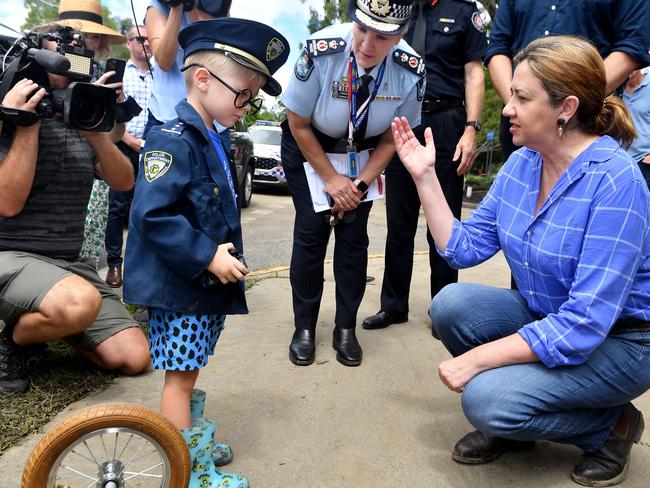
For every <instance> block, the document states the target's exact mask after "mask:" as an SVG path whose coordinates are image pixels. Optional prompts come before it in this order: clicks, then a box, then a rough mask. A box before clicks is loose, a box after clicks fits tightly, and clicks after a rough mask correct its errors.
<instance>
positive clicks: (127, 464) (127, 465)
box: [124, 439, 147, 470]
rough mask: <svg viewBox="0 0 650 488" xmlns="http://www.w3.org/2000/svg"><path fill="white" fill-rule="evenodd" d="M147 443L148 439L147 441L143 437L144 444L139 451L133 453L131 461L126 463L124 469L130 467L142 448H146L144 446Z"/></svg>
mask: <svg viewBox="0 0 650 488" xmlns="http://www.w3.org/2000/svg"><path fill="white" fill-rule="evenodd" d="M146 445H147V441H145V440H144V439H142V446H141V447H140V449H138V452H136V453H135V454H134V455H133V457H132V458H131V459H130V460H129V462H128V463H126V464H125V465H124V469H125V470H126V468H128V467H129V464H131V463H132V462H133V460H134V459H135V458H136V457H138V454H140V451H142V450H143V449H144V446H146Z"/></svg>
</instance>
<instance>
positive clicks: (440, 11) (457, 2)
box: [405, 0, 487, 99]
mask: <svg viewBox="0 0 650 488" xmlns="http://www.w3.org/2000/svg"><path fill="white" fill-rule="evenodd" d="M425 2H426V3H427V6H425V8H424V14H425V16H426V19H427V20H426V22H427V27H426V44H425V46H426V52H425V53H424V59H425V63H426V68H427V89H426V95H425V96H426V98H432V99H440V98H460V99H465V64H467V63H468V62H470V61H475V60H477V59H478V60H480V59H482V58H483V56H485V52H486V50H487V40H486V37H485V26H484V25H483V21H482V19H481V16H480V14H479V12H478V7H477V6H476V3H475V2H474V1H468V0H438V1H437V3H436V4H435V5H434V6H433V7H429V5H430V2H429V0H425ZM417 12H418V11H417V10H416V15H415V16H414V18H413V19H412V21H411V28H410V29H409V31H408V32H407V33H406V36H405V39H406V40H407V41H408V42H409V43H410V42H411V41H412V40H413V35H414V31H415V28H414V27H415V22H417V15H418V14H417Z"/></svg>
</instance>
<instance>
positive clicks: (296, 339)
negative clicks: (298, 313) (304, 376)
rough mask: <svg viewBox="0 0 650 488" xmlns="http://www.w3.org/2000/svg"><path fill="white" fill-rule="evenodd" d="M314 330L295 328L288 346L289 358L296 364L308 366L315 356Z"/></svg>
mask: <svg viewBox="0 0 650 488" xmlns="http://www.w3.org/2000/svg"><path fill="white" fill-rule="evenodd" d="M315 340H316V331H315V330H309V329H296V331H295V332H294V333H293V337H292V338H291V345H290V346H289V360H290V361H291V362H292V363H293V364H295V365H296V366H309V365H310V364H311V363H313V362H314V358H315V357H316V342H315Z"/></svg>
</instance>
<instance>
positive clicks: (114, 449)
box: [113, 432, 120, 459]
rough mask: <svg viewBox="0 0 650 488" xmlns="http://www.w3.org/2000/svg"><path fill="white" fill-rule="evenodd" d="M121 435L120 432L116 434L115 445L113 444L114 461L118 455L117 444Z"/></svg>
mask: <svg viewBox="0 0 650 488" xmlns="http://www.w3.org/2000/svg"><path fill="white" fill-rule="evenodd" d="M119 435H120V433H119V432H115V444H113V446H114V447H113V459H115V454H117V443H118V440H117V438H118V437H119Z"/></svg>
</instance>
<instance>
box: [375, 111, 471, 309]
mask: <svg viewBox="0 0 650 488" xmlns="http://www.w3.org/2000/svg"><path fill="white" fill-rule="evenodd" d="M465 122H466V114H465V107H463V106H460V107H454V108H449V109H447V110H442V111H439V112H424V111H423V112H422V124H421V125H420V126H419V127H416V128H415V129H414V130H413V132H414V133H415V135H416V137H417V138H418V140H419V141H420V142H421V143H422V144H424V129H425V128H426V127H431V130H432V132H433V137H434V141H435V145H436V174H437V176H438V180H439V181H440V186H441V187H442V191H443V193H444V195H445V198H446V200H447V203H448V204H449V207H450V208H451V211H452V213H453V214H454V217H456V218H457V219H460V213H461V208H462V205H463V176H458V175H457V174H456V169H457V168H458V164H459V161H456V162H452V160H451V158H452V157H453V156H454V152H455V150H456V144H458V140H459V139H460V137H461V136H462V135H463V132H464V130H465ZM419 215H420V198H419V197H418V192H417V189H416V187H415V183H414V182H413V178H411V175H410V174H409V172H408V171H407V170H406V168H405V167H404V165H403V164H402V161H401V160H400V159H399V157H398V156H397V155H395V157H394V158H393V159H392V160H391V162H390V164H389V165H388V167H387V168H386V221H387V224H388V235H387V238H386V257H385V266H386V267H385V269H384V281H383V284H382V288H381V309H382V310H386V311H388V312H393V313H407V312H408V311H409V289H410V285H411V275H412V273H413V251H414V248H415V243H414V239H415V234H416V232H417V226H418V217H419ZM427 241H428V243H429V266H430V268H431V277H430V281H431V297H432V298H433V297H434V296H435V295H436V294H437V293H438V292H439V291H440V290H441V289H442V288H444V287H445V286H446V285H448V284H450V283H455V282H456V281H458V271H457V270H454V269H451V268H450V267H449V265H448V264H447V262H446V261H445V260H444V259H442V258H441V257H440V256H439V255H438V252H437V251H436V248H435V244H434V242H433V238H432V237H431V233H430V232H429V229H428V228H427Z"/></svg>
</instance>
